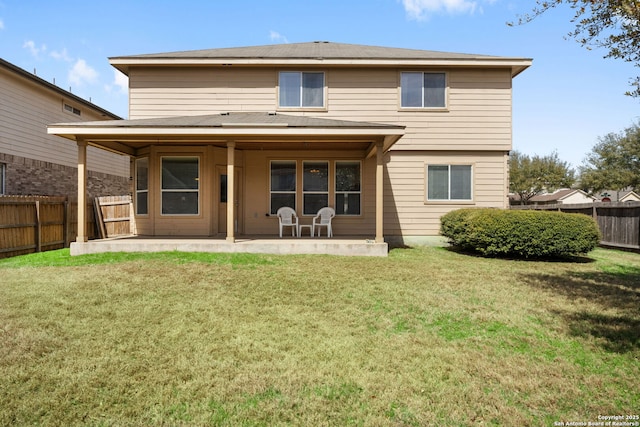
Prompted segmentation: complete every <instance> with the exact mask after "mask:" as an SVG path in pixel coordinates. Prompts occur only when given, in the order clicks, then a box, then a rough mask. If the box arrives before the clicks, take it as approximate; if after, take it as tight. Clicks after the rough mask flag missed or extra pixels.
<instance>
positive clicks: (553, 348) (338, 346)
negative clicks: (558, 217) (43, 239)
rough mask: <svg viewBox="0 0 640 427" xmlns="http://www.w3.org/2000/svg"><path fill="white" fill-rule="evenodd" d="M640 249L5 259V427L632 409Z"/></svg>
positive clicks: (639, 343)
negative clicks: (574, 253)
mask: <svg viewBox="0 0 640 427" xmlns="http://www.w3.org/2000/svg"><path fill="white" fill-rule="evenodd" d="M639 358H640V255H639V254H634V253H627V252H620V251H611V250H604V249H597V250H596V251H594V252H592V253H591V254H590V255H589V257H586V258H577V259H573V260H571V261H566V262H538V261H529V262H527V261H514V260H500V259H484V258H478V257H473V256H469V255H464V254H460V253H456V252H453V251H450V250H447V249H445V248H416V249H395V250H392V251H391V253H390V255H389V257H388V258H382V259H380V258H352V257H332V256H272V255H263V256H262V255H238V254H236V255H232V254H213V255H212V254H184V253H163V254H147V255H141V254H111V255H99V256H93V255H92V256H82V257H73V258H71V257H69V255H68V251H64V250H62V251H52V252H47V253H43V254H34V255H29V256H23V257H16V258H10V259H6V260H0V425H32V424H34V425H65V426H66V425H117V426H127V425H221V426H224V425H228V426H237V425H246V426H258V425H264V426H272V425H301V426H344V425H362V426H387V425H389V426H399V425H409V426H413V425H415V426H423V425H452V426H458V425H471V424H485V425H510V426H512V425H553V424H554V422H560V421H563V422H596V421H598V416H599V415H604V416H610V415H637V414H638V413H640V392H639V390H640V383H639V379H640V361H639Z"/></svg>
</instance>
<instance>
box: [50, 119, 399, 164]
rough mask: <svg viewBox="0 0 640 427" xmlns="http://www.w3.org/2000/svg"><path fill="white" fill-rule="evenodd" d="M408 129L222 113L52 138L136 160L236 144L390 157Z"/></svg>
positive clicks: (54, 129) (62, 131) (85, 125)
mask: <svg viewBox="0 0 640 427" xmlns="http://www.w3.org/2000/svg"><path fill="white" fill-rule="evenodd" d="M404 129H405V127H404V126H398V125H389V124H381V123H370V122H357V121H345V120H334V119H320V118H315V117H306V116H295V115H288V114H280V113H266V112H265V113H235V112H234V113H222V114H210V115H204V116H182V117H168V118H153V119H137V120H104V121H94V122H76V123H59V124H52V125H49V126H48V130H47V131H48V133H49V134H53V135H58V136H61V137H64V138H67V139H70V140H72V141H80V140H83V141H86V142H87V143H88V144H89V145H92V146H95V147H98V148H102V149H105V150H109V151H114V152H117V153H120V154H128V155H131V156H135V155H136V153H137V151H138V150H140V149H142V148H145V147H148V146H150V145H214V146H219V147H226V146H227V143H228V142H231V141H233V142H235V144H236V149H240V150H267V149H268V150H293V149H295V150H330V151H338V150H362V151H363V152H365V154H366V155H367V156H370V155H373V154H374V153H375V150H376V148H375V147H376V144H377V143H382V144H383V145H382V146H383V152H384V151H387V150H388V149H389V148H390V147H391V146H392V145H393V144H395V143H396V142H397V141H398V140H399V139H400V138H401V137H402V135H404Z"/></svg>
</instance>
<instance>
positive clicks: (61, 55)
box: [49, 48, 73, 62]
mask: <svg viewBox="0 0 640 427" xmlns="http://www.w3.org/2000/svg"><path fill="white" fill-rule="evenodd" d="M49 55H51V57H52V58H54V59H57V60H59V61H60V60H62V61H66V62H72V61H73V58H71V57H70V56H69V52H67V48H64V49H62V51H61V52H58V51H57V50H54V51H51V53H50V54H49Z"/></svg>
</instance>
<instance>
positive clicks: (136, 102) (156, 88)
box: [129, 67, 277, 119]
mask: <svg viewBox="0 0 640 427" xmlns="http://www.w3.org/2000/svg"><path fill="white" fill-rule="evenodd" d="M276 78H277V72H276V70H275V69H267V70H264V69H261V70H253V69H236V68H233V67H228V68H221V67H216V68H168V69H164V68H163V69H144V68H143V69H134V70H131V72H130V75H129V81H130V98H129V114H130V118H131V119H142V118H152V117H171V116H191V115H204V114H214V113H220V112H229V111H273V110H274V109H275V106H276V105H275V99H276Z"/></svg>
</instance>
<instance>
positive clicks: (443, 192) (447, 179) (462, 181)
mask: <svg viewBox="0 0 640 427" xmlns="http://www.w3.org/2000/svg"><path fill="white" fill-rule="evenodd" d="M426 187H427V194H426V196H427V201H471V200H472V199H473V196H472V195H473V168H472V166H471V165H427V186H426Z"/></svg>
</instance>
